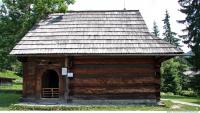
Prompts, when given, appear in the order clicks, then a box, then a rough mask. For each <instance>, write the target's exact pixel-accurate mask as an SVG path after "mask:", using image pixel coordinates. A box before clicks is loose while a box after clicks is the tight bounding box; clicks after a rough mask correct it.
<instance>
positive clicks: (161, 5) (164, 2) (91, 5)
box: [0, 0, 189, 52]
mask: <svg viewBox="0 0 200 113" xmlns="http://www.w3.org/2000/svg"><path fill="white" fill-rule="evenodd" d="M0 2H1V0H0ZM125 8H126V10H140V12H141V14H142V16H143V18H144V20H145V22H146V24H147V26H148V28H149V31H152V27H153V21H156V23H157V25H158V27H159V30H160V34H161V35H162V32H163V31H162V29H163V21H162V20H163V19H164V17H165V10H166V9H167V10H168V12H169V14H170V17H171V18H170V23H171V28H172V31H174V32H176V33H178V34H179V35H180V34H182V32H181V29H183V28H184V27H185V26H184V25H182V24H179V23H177V20H181V19H184V17H185V15H184V14H182V13H181V12H179V11H178V10H179V9H180V6H179V4H178V0H125ZM123 9H124V0H76V3H75V4H74V5H70V6H69V10H123ZM182 49H183V50H184V52H187V51H189V48H187V46H186V45H185V46H184V47H182Z"/></svg>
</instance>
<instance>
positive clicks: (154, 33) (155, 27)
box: [152, 21, 160, 37]
mask: <svg viewBox="0 0 200 113" xmlns="http://www.w3.org/2000/svg"><path fill="white" fill-rule="evenodd" d="M152 33H153V35H155V36H156V37H159V35H160V34H159V29H158V26H157V24H156V22H155V21H154V22H153V32H152Z"/></svg>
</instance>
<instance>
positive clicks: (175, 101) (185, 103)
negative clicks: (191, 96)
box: [161, 99, 200, 107]
mask: <svg viewBox="0 0 200 113" xmlns="http://www.w3.org/2000/svg"><path fill="white" fill-rule="evenodd" d="M161 100H170V101H172V102H173V103H178V104H184V105H189V106H196V107H200V105H199V104H194V103H190V102H183V101H179V100H174V99H161Z"/></svg>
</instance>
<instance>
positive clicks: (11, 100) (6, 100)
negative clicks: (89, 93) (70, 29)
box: [0, 93, 200, 111]
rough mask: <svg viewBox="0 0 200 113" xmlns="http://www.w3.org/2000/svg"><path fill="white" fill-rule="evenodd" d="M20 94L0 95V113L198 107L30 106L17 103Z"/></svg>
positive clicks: (183, 106)
mask: <svg viewBox="0 0 200 113" xmlns="http://www.w3.org/2000/svg"><path fill="white" fill-rule="evenodd" d="M20 97H21V95H20V94H15V93H0V111H2V110H23V111H26V110H48V111H50V110H68V111H70V110H73V111H74V110H76V111H83V110H84V111H85V110H87V111H105V110H108V111H118V110H122V111H136V110H137V111H171V110H176V111H185V110H190V111H199V110H200V107H193V106H186V105H182V104H174V103H172V102H171V101H163V103H164V105H163V106H147V105H128V106H109V105H107V106H106V105H104V106H87V105H83V106H75V105H73V106H72V105H71V106H31V105H22V104H17V103H19V101H18V100H19V98H20Z"/></svg>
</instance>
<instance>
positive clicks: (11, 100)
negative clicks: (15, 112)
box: [0, 92, 21, 108]
mask: <svg viewBox="0 0 200 113" xmlns="http://www.w3.org/2000/svg"><path fill="white" fill-rule="evenodd" d="M20 97H21V94H18V93H5V92H0V108H4V107H5V108H7V107H9V106H10V105H11V104H15V103H18V101H19V98H20Z"/></svg>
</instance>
